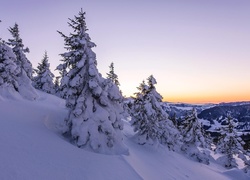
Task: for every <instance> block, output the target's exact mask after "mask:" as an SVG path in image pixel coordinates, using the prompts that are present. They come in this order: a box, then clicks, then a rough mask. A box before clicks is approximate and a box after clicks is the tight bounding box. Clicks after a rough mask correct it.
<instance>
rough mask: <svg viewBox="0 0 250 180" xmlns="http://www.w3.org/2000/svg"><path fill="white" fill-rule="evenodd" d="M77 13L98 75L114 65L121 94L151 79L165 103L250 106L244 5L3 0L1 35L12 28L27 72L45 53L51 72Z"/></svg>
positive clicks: (214, 0) (248, 16) (248, 25)
mask: <svg viewBox="0 0 250 180" xmlns="http://www.w3.org/2000/svg"><path fill="white" fill-rule="evenodd" d="M81 8H83V10H84V11H86V12H87V16H86V18H87V20H86V21H87V26H88V28H89V31H88V33H89V34H90V37H91V38H92V41H93V42H95V43H96V44H97V47H96V48H94V49H93V50H94V51H95V52H96V54H97V61H98V69H99V71H100V72H101V73H102V74H103V76H106V72H108V70H109V69H108V66H109V65H110V63H111V62H112V61H113V62H114V64H115V71H116V73H117V74H118V76H119V80H120V83H121V90H122V91H123V93H124V94H125V95H127V96H130V95H132V94H133V93H134V92H136V87H137V86H138V85H139V83H140V82H141V81H142V80H143V79H146V78H147V77H148V76H149V75H151V74H153V75H154V76H155V78H156V79H157V81H158V85H157V89H158V91H159V92H160V93H161V94H162V95H163V96H164V98H165V100H168V101H184V102H217V101H234V100H250V1H249V0H196V1H194V0H191V1H188V0H178V1H175V0H171V1H170V0H154V1H153V0H151V1H150V0H126V1H124V0H105V1H104V0H91V1H90V0H82V1H80V0H73V1H66V0H64V1H63V0H53V1H52V0H43V1H35V0H22V1H20V0H8V1H3V2H1V6H0V19H1V20H2V21H3V22H2V23H1V24H0V37H2V38H3V39H5V40H7V39H8V38H10V34H9V32H8V30H7V28H8V27H10V26H13V25H14V23H15V22H17V23H18V24H19V27H20V31H21V37H22V39H23V42H24V44H25V45H26V46H28V47H29V48H30V50H31V52H30V53H29V54H28V58H29V59H30V61H31V62H32V63H33V66H34V67H36V66H37V63H38V62H40V61H41V59H42V57H43V54H44V51H45V50H47V51H48V56H49V58H50V59H49V60H50V63H51V69H55V67H56V65H57V64H59V60H60V56H58V54H60V53H63V52H64V51H65V50H64V49H63V47H64V44H63V43H64V42H63V39H62V38H61V37H60V35H59V34H58V33H57V32H56V30H60V31H62V32H64V33H65V34H68V33H69V32H70V31H71V29H70V28H69V27H68V26H67V21H68V18H72V17H73V16H74V15H76V14H77V13H78V11H79V10H80V9H81Z"/></svg>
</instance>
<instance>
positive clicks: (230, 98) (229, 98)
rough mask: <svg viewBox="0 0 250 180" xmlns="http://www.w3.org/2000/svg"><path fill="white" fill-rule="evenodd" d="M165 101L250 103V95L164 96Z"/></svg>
mask: <svg viewBox="0 0 250 180" xmlns="http://www.w3.org/2000/svg"><path fill="white" fill-rule="evenodd" d="M163 97H164V98H163V101H167V102H174V103H178V102H181V103H190V104H204V103H221V102H241V101H250V94H249V93H248V94H247V93H241V94H227V93H225V94H218V95H207V94H204V95H186V96H172V97H170V96H163Z"/></svg>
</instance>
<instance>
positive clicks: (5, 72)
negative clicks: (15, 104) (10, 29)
mask: <svg viewBox="0 0 250 180" xmlns="http://www.w3.org/2000/svg"><path fill="white" fill-rule="evenodd" d="M15 61H16V57H15V55H14V53H13V51H12V49H11V48H10V47H8V46H7V45H6V44H5V43H3V42H1V41H0V87H1V88H4V89H5V88H12V89H14V90H15V91H18V87H19V85H18V82H17V76H18V74H19V73H20V71H21V70H20V68H19V67H18V66H17V65H16V63H15Z"/></svg>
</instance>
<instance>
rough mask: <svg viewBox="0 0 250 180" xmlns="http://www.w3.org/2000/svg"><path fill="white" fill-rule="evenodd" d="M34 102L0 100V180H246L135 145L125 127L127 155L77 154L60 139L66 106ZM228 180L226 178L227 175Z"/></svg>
mask: <svg viewBox="0 0 250 180" xmlns="http://www.w3.org/2000/svg"><path fill="white" fill-rule="evenodd" d="M39 95H40V99H38V100H37V101H34V102H32V101H27V100H8V99H4V98H0V143H1V150H0V162H1V163H0V179H1V180H12V179H13V180H14V179H19V180H22V179H23V180H24V179H25V180H28V179H36V180H39V179H47V180H50V179H51V180H52V179H111V180H112V179H120V180H122V179H124V180H125V179H129V180H133V179H180V180H182V179H192V180H195V179H197V180H198V179H201V178H202V179H212V178H213V179H234V177H237V179H239V178H240V179H247V178H246V177H245V176H244V174H243V173H242V172H241V171H239V170H237V169H234V170H231V171H226V170H225V169H224V168H222V167H220V166H218V165H216V164H214V163H211V165H209V166H207V165H204V164H200V163H197V162H194V161H191V160H189V159H187V158H186V157H184V156H183V155H181V154H178V153H175V152H170V151H168V150H166V149H165V148H162V147H158V148H156V147H148V146H141V145H137V144H136V143H134V142H133V141H132V136H133V131H132V128H131V127H130V126H129V123H128V122H125V128H124V131H123V132H124V135H125V136H124V142H125V144H126V146H127V147H128V148H129V154H128V155H113V156H112V155H103V154H97V153H93V152H89V151H86V150H84V149H79V148H77V147H76V146H73V145H72V144H70V143H69V142H67V141H66V140H65V139H64V138H63V137H62V136H61V135H60V128H61V124H62V122H63V120H64V117H65V116H66V115H67V110H66V109H65V107H64V101H63V100H62V99H59V98H57V97H55V96H52V95H47V94H44V93H41V92H39ZM227 174H229V175H227Z"/></svg>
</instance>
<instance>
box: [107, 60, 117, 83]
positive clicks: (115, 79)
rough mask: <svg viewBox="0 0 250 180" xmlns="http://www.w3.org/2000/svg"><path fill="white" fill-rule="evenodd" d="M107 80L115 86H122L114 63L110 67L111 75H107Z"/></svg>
mask: <svg viewBox="0 0 250 180" xmlns="http://www.w3.org/2000/svg"><path fill="white" fill-rule="evenodd" d="M107 78H108V79H110V80H111V81H112V82H113V83H114V84H115V85H117V86H120V83H119V81H118V76H117V75H116V74H115V71H114V63H113V62H112V63H111V64H110V66H109V73H107Z"/></svg>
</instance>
